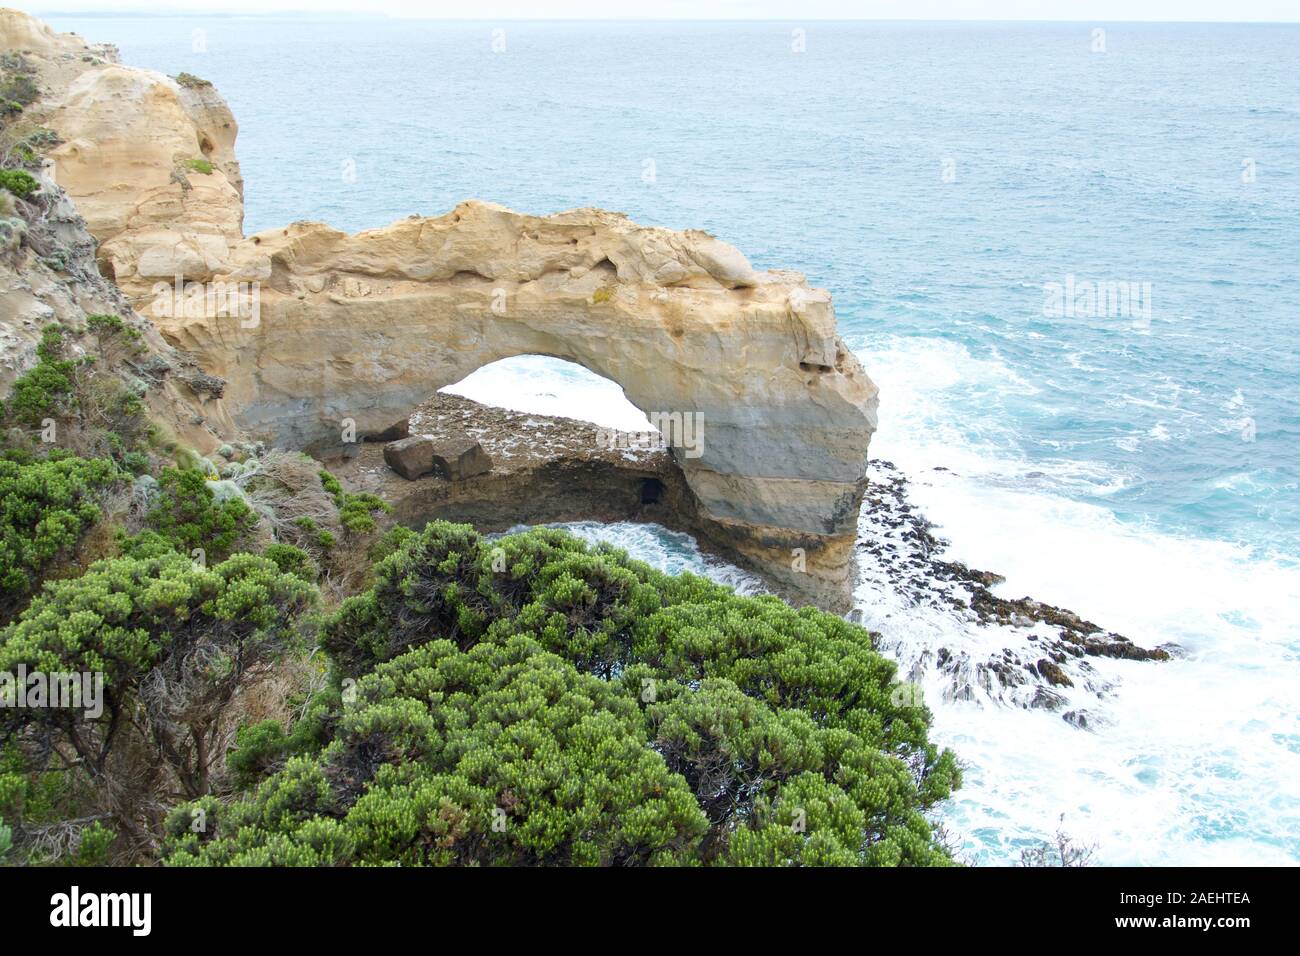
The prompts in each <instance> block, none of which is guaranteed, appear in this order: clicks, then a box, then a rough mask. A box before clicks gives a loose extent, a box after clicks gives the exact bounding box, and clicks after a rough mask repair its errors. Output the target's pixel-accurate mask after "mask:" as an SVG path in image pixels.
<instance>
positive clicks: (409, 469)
mask: <svg viewBox="0 0 1300 956" xmlns="http://www.w3.org/2000/svg"><path fill="white" fill-rule="evenodd" d="M384 463H385V464H386V465H388V467H389V468H391V469H393V471H395V472H397V473H398V474H399V475H401V476H402V477H403V478H405V479H406V480H407V481H414V480H415V479H417V478H421V477H423V476H424V475H427V474H429V473H430V472H432V471H433V439H432V438H427V437H425V436H423V435H412V436H411V437H409V438H402V439H399V440H397V441H390V442H389V443H388V444H387V445H385V446H384Z"/></svg>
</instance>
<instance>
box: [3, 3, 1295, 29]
mask: <svg viewBox="0 0 1300 956" xmlns="http://www.w3.org/2000/svg"><path fill="white" fill-rule="evenodd" d="M0 6H3V4H0ZM11 9H15V8H11ZM31 16H34V17H37V18H39V19H42V20H45V19H51V18H56V17H84V18H87V19H102V20H112V19H133V18H151V19H160V20H190V19H203V18H213V17H220V18H228V19H248V20H274V19H294V20H329V19H349V20H397V21H412V20H418V21H426V22H443V23H990V24H994V23H1040V24H1054V23H1059V24H1079V23H1085V24H1093V25H1096V24H1110V23H1131V24H1138V25H1147V24H1151V25H1156V24H1159V25H1164V26H1197V25H1200V26H1300V17H1297V19H1295V20H1140V19H1138V20H1129V19H1116V18H1114V17H1094V18H1090V19H1086V20H1061V19H1055V18H1048V17H1022V18H1018V19H1007V18H1002V17H956V18H954V17H716V16H713V17H646V16H637V17H630V16H629V17H618V16H614V17H544V16H543V17H482V16H463V17H461V16H419V15H404V14H394V13H376V12H370V11H366V10H279V11H269V12H251V11H233V10H212V11H207V12H201V11H169V10H45V11H37V12H33V13H31Z"/></svg>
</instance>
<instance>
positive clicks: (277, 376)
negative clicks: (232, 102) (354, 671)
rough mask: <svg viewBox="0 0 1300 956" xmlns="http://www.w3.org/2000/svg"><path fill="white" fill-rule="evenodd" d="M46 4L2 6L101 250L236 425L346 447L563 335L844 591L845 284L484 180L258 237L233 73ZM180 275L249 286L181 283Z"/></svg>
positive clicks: (804, 582)
mask: <svg viewBox="0 0 1300 956" xmlns="http://www.w3.org/2000/svg"><path fill="white" fill-rule="evenodd" d="M29 20H30V18H27V20H24V19H23V15H21V14H15V13H13V12H11V11H10V12H6V13H5V15H4V17H3V18H0V42H6V43H10V42H14V40H13V39H12V38H19V40H20V41H21V42H20V44H19V45H25V46H26V48H28V49H30V51H31V55H32V57H33V58H34V59H35V60H37V61H39V62H40V63H41V64H42V65H43V71H44V72H43V74H42V75H47V76H51V77H54V76H57V77H58V78H59V82H63V83H65V84H66V86H65V87H64V88H62V89H61V90H60V89H52V91H51V95H50V100H51V106H50V107H49V109H48V111H47V115H48V120H49V123H50V125H51V126H53V127H54V128H55V129H56V130H57V131H58V132H59V134H60V135H61V136H62V137H63V139H64V140H65V143H64V145H63V146H62V147H60V148H59V149H58V150H56V151H55V153H54V154H53V158H54V160H55V162H56V164H57V175H58V177H59V180H60V182H61V183H63V184H64V186H65V188H66V189H67V191H68V193H69V194H70V195H71V196H72V197H73V199H74V200H75V201H76V202H77V204H78V206H79V208H82V209H83V212H84V214H85V215H86V218H87V220H88V222H89V224H90V227H91V230H92V232H94V233H95V235H96V237H97V238H98V239H99V240H100V242H101V246H100V251H99V259H100V262H101V265H102V267H103V268H104V269H105V271H106V272H107V273H108V274H109V275H110V276H111V277H112V278H113V279H114V280H115V281H116V282H117V284H118V285H119V287H120V288H121V289H122V290H123V291H124V292H125V293H126V294H127V296H128V297H129V298H130V299H131V301H132V302H133V303H134V305H135V306H136V308H137V309H139V310H140V311H141V312H142V313H144V314H145V315H146V316H149V317H150V318H152V319H153V320H154V322H155V323H156V324H157V325H158V327H159V328H160V329H161V330H162V332H163V333H164V335H165V336H166V337H167V338H168V340H169V341H170V342H172V343H173V344H174V345H176V346H178V347H180V348H181V349H183V350H185V351H186V352H188V353H189V354H190V355H192V356H193V357H194V358H195V359H196V360H197V361H198V363H199V364H200V365H201V366H202V367H203V369H204V370H205V371H206V372H208V373H210V374H212V375H215V376H218V377H220V378H221V379H224V380H225V381H226V386H225V391H224V397H223V398H222V399H221V401H222V402H223V403H224V407H225V409H226V410H227V411H229V413H230V414H231V415H232V417H233V419H234V421H235V422H236V423H237V424H238V425H239V426H241V427H242V428H244V429H246V430H247V431H248V432H250V433H252V434H253V435H254V436H255V437H258V438H263V439H266V440H268V441H270V442H273V443H276V444H281V445H286V446H291V447H305V448H309V449H314V450H317V451H328V450H329V449H330V448H331V447H336V446H338V445H339V444H340V442H341V441H343V440H346V439H347V438H348V437H349V436H351V435H352V434H353V432H354V431H355V437H357V438H361V437H365V436H366V435H378V434H380V433H384V432H386V431H390V430H391V428H392V427H393V425H394V423H395V422H399V421H401V420H403V419H405V417H406V416H407V415H408V414H409V413H410V412H411V410H412V409H413V408H414V407H415V405H416V404H417V403H419V402H420V401H422V400H424V399H426V398H428V397H429V396H430V395H432V394H433V393H434V392H435V391H436V390H437V389H439V388H441V387H442V386H445V385H449V384H452V383H454V382H457V381H459V380H461V379H463V378H464V377H465V376H467V375H469V374H470V373H472V372H474V371H475V370H476V369H478V368H480V367H482V366H483V365H486V364H488V363H490V362H493V361H496V360H497V359H501V358H506V357H510V356H514V355H520V354H540V355H549V356H555V357H558V358H562V359H567V360H570V361H573V362H577V363H578V364H581V365H583V366H585V367H586V368H588V369H591V370H592V371H594V372H596V373H597V374H600V375H603V376H605V377H607V378H609V379H612V380H613V381H615V382H617V383H618V384H619V385H620V386H622V388H623V390H624V392H625V393H626V395H627V397H628V398H629V400H630V401H631V402H632V403H633V404H634V405H636V406H637V407H638V408H640V409H642V410H643V411H645V412H647V414H649V415H650V416H651V417H652V420H656V419H657V420H659V421H661V422H663V423H665V427H666V428H667V429H668V431H669V433H670V434H669V435H668V437H669V438H670V440H671V441H672V442H673V443H674V445H676V447H674V449H673V457H674V459H675V461H676V463H677V465H678V466H679V467H680V468H681V469H682V473H683V475H684V477H685V480H686V483H687V485H688V487H689V489H690V492H691V493H692V494H693V495H694V496H695V498H696V499H697V501H698V509H699V513H700V514H701V516H702V518H703V519H704V520H705V521H707V522H709V523H710V527H709V532H708V534H706V535H705V537H706V538H707V539H708V540H709V541H710V542H711V543H712V544H713V545H714V546H715V547H717V548H718V549H720V550H723V551H724V552H726V553H727V554H728V555H729V556H731V557H733V558H735V559H737V560H739V561H741V562H742V563H747V564H750V565H752V566H758V567H760V568H762V570H763V571H764V572H765V573H766V574H767V575H768V576H769V577H770V578H772V579H773V580H775V581H776V582H778V583H779V584H781V585H782V586H783V587H784V588H785V589H786V590H787V591H788V592H791V593H793V594H794V595H796V596H802V597H806V598H811V599H814V600H817V601H818V602H819V603H822V604H823V605H827V606H837V607H838V606H842V605H844V604H845V603H846V601H847V598H848V590H849V569H850V561H851V553H852V543H853V535H854V528H855V521H856V517H857V512H858V508H859V506H860V504H861V500H862V493H863V489H864V485H865V478H864V474H865V462H866V454H867V445H868V442H869V440H870V437H871V433H872V431H873V430H874V427H875V409H876V389H875V386H874V385H873V384H872V383H871V381H870V379H868V378H867V376H866V374H865V373H864V372H863V370H862V368H861V367H860V365H859V364H858V362H857V360H856V359H855V358H854V356H853V355H852V353H851V352H850V351H849V350H848V349H847V348H846V347H845V346H844V345H843V343H842V342H841V341H840V340H839V338H838V337H837V334H836V327H835V317H834V311H833V309H832V306H831V301H830V296H829V294H828V293H827V292H825V291H824V290H820V289H811V288H809V287H808V286H807V284H806V283H805V281H804V278H803V276H802V275H799V274H798V273H793V272H758V271H756V270H754V269H753V268H752V267H751V266H750V264H749V262H748V261H747V260H746V258H745V257H744V256H743V255H742V254H741V253H740V252H739V251H738V250H736V249H735V248H733V247H732V246H730V245H728V244H726V243H724V242H722V241H720V240H718V239H716V238H714V237H712V236H710V235H708V234H707V233H703V232H696V231H687V232H674V231H670V230H667V229H659V228H649V227H643V226H638V225H637V224H635V223H633V222H631V221H630V220H629V219H628V218H627V217H625V216H623V215H622V214H619V213H613V212H605V211H601V210H597V209H580V210H575V211H571V212H566V213H560V214H557V215H553V216H546V217H538V216H529V215H524V214H520V213H517V212H513V211H511V210H508V209H505V208H503V207H501V206H497V205H492V204H489V203H481V202H466V203H462V204H461V205H460V206H458V207H457V208H456V209H454V210H453V211H452V212H450V213H447V214H446V215H443V216H439V217H436V218H420V217H411V218H409V219H406V220H402V221H401V222H398V223H395V224H393V225H390V226H387V227H384V228H381V229H374V230H370V231H366V232H361V233H358V234H356V235H348V234H345V233H342V232H339V231H338V230H335V229H332V228H330V227H329V226H326V225H324V224H321V223H310V222H305V223H295V224H293V225H290V226H288V227H285V228H283V229H276V230H271V231H267V232H263V233H260V234H258V235H255V236H252V237H249V238H247V239H241V238H240V223H241V220H242V205H241V202H240V190H241V181H240V179H239V170H238V165H237V163H236V162H235V159H234V150H233V146H234V137H235V132H236V128H235V124H234V120H233V118H231V117H230V114H229V111H228V110H226V108H225V105H224V103H222V102H221V100H220V98H219V97H218V96H217V95H216V93H215V91H213V90H212V88H211V87H210V86H204V85H202V84H201V83H200V84H197V85H196V84H195V82H194V81H193V80H192V79H186V81H185V82H184V83H181V82H178V81H177V80H173V79H169V78H167V77H163V76H161V75H159V74H155V73H151V72H148V71H143V70H134V69H131V68H127V67H122V66H118V65H116V64H113V63H106V62H98V63H96V62H92V61H94V60H96V59H100V58H99V57H97V56H96V55H95V54H93V53H90V52H85V53H81V54H80V57H79V56H78V49H85V50H87V51H88V50H89V49H90V48H89V47H85V46H84V45H83V46H82V47H80V48H78V47H76V46H75V43H74V41H72V40H69V39H68V38H66V37H56V36H55V35H53V34H51V33H49V31H48V30H45V29H44V28H38V27H34V26H32V25H31V23H30V22H27V21H29ZM83 58H84V59H83ZM74 61H75V62H74ZM81 67H84V69H82V68H81ZM52 85H53V86H58V83H54V82H53V81H52ZM208 168H210V169H211V171H210V172H200V171H199V169H208ZM183 282H205V283H208V284H209V292H210V291H211V288H212V287H213V286H216V287H218V288H220V289H222V290H226V292H231V291H232V290H233V293H232V294H230V295H228V296H227V295H218V296H217V299H216V300H215V304H214V300H213V298H212V297H211V295H209V297H208V300H207V302H206V303H198V304H197V307H196V308H186V307H181V304H180V303H179V302H178V299H179V298H181V297H180V296H178V295H177V292H178V291H179V290H180V289H181V288H182V286H181V283H183Z"/></svg>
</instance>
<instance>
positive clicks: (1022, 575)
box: [859, 340, 1300, 864]
mask: <svg viewBox="0 0 1300 956" xmlns="http://www.w3.org/2000/svg"><path fill="white" fill-rule="evenodd" d="M862 357H863V359H864V362H865V364H866V365H867V367H868V368H869V369H870V370H871V374H872V376H873V377H874V378H875V379H876V381H877V382H878V384H879V385H880V386H881V393H882V396H890V397H891V399H892V400H891V401H890V402H889V404H888V405H887V406H883V407H882V412H881V422H882V426H881V429H880V432H879V433H878V435H877V438H876V441H875V443H874V444H873V455H877V456H879V457H882V458H887V459H890V460H892V461H894V462H895V463H896V464H897V465H898V466H899V467H900V468H901V469H902V470H903V471H904V472H905V473H907V474H908V475H909V476H910V477H911V478H912V485H911V488H910V497H911V500H912V501H913V502H914V503H915V504H916V505H917V506H919V507H920V508H921V510H922V511H923V512H924V513H925V514H926V516H927V517H928V518H929V519H930V520H931V521H933V522H935V524H936V525H938V528H937V533H938V534H939V535H941V536H942V537H944V538H946V539H948V540H949V541H950V542H951V547H950V549H949V552H948V554H947V555H946V556H947V557H951V558H955V559H957V560H961V561H964V562H966V563H968V564H970V565H971V566H973V567H978V568H985V569H989V570H994V571H997V572H999V573H1000V574H1003V575H1005V577H1006V579H1007V581H1006V584H1005V585H1003V586H1001V587H1000V588H999V589H998V593H999V594H1001V595H1002V596H1004V597H1019V596H1022V595H1026V594H1028V595H1032V596H1033V597H1035V598H1036V599H1038V600H1042V601H1046V602H1049V603H1052V604H1057V605H1061V606H1064V607H1068V608H1071V609H1072V610H1074V611H1076V612H1078V613H1079V614H1081V615H1083V616H1084V617H1086V618H1089V619H1091V620H1093V621H1095V622H1097V623H1098V624H1100V625H1101V626H1102V627H1104V628H1107V629H1111V630H1115V631H1118V632H1120V633H1122V634H1125V635H1126V636H1128V637H1130V638H1131V639H1133V640H1134V641H1136V642H1137V643H1138V644H1141V645H1143V646H1148V647H1150V646H1158V645H1161V644H1165V643H1176V644H1179V645H1181V646H1182V647H1183V648H1185V650H1186V656H1184V657H1181V658H1179V659H1176V660H1174V661H1171V662H1167V663H1161V664H1145V663H1136V662H1129V661H1110V660H1101V661H1095V662H1094V664H1095V666H1096V667H1097V668H1098V670H1100V671H1101V672H1102V673H1103V674H1104V675H1105V676H1106V677H1107V678H1108V679H1112V680H1114V681H1115V683H1116V692H1115V694H1114V696H1113V697H1111V698H1110V699H1108V700H1106V701H1105V702H1104V703H1103V705H1102V707H1101V708H1100V715H1101V721H1100V725H1099V726H1097V727H1096V728H1095V730H1093V731H1081V730H1078V729H1076V728H1074V727H1072V726H1070V725H1069V724H1067V723H1065V722H1064V721H1062V720H1061V719H1060V717H1059V716H1056V715H1053V714H1050V713H1045V712H1035V711H1019V710H1008V709H1000V708H996V707H990V706H987V705H983V706H981V705H980V704H979V703H976V702H952V703H944V702H941V701H939V700H938V695H937V694H928V695H927V700H928V701H930V702H931V705H932V706H933V708H934V710H935V736H936V738H937V739H938V740H940V741H942V742H943V743H945V744H947V745H949V746H952V747H953V748H954V749H955V750H957V752H958V753H959V754H960V756H961V757H962V758H963V760H964V761H965V762H966V763H967V764H968V766H969V767H970V770H969V771H968V774H967V779H966V786H965V787H964V788H963V789H962V791H960V792H959V794H958V795H957V797H956V799H955V800H954V801H953V803H952V806H951V808H950V810H949V813H948V818H949V821H950V823H951V824H952V825H953V826H954V827H955V828H956V829H958V830H959V831H960V832H961V833H962V835H963V836H964V837H965V838H966V840H967V846H968V849H969V850H970V851H971V852H972V853H973V854H974V855H975V856H976V858H977V859H979V860H982V861H989V862H998V861H1006V860H1008V859H1014V857H1015V855H1016V853H1017V852H1018V849H1019V848H1020V847H1021V846H1023V845H1026V844H1027V843H1029V842H1032V841H1033V840H1036V839H1041V838H1042V837H1043V836H1045V835H1047V834H1050V833H1051V832H1053V830H1054V829H1055V828H1056V826H1057V821H1058V818H1059V817H1060V815H1061V814H1064V815H1065V822H1064V828H1065V829H1066V830H1067V831H1068V832H1070V833H1071V834H1073V835H1075V836H1076V837H1078V838H1081V839H1083V840H1085V841H1095V842H1096V843H1097V844H1098V845H1099V847H1100V849H1099V853H1098V858H1099V859H1100V860H1101V861H1103V862H1106V863H1115V864H1118V863H1167V864H1178V863H1183V864H1198V863H1200V864H1206V863H1225V862H1235V863H1266V862H1296V861H1298V860H1300V664H1298V661H1297V658H1298V654H1297V647H1298V644H1300V632H1298V631H1297V624H1296V618H1297V610H1298V609H1300V569H1297V567H1296V566H1295V564H1294V562H1291V561H1288V560H1286V559H1285V558H1271V559H1260V558H1259V557H1258V556H1255V555H1252V554H1251V553H1250V552H1249V551H1248V550H1247V549H1245V548H1242V547H1238V546H1234V545H1231V544H1227V543H1224V542H1218V541H1210V540H1198V539H1190V538H1179V537H1174V536H1171V535H1168V534H1162V533H1157V532H1155V531H1153V530H1151V529H1149V528H1145V527H1139V526H1134V525H1130V524H1126V523H1124V522H1121V521H1120V520H1118V519H1117V518H1116V517H1115V515H1114V514H1113V513H1112V512H1110V511H1108V510H1107V509H1105V508H1102V507H1098V506H1097V505H1093V504H1087V503H1083V502H1079V501H1075V500H1071V499H1070V498H1067V497H1066V496H1065V495H1064V494H1063V493H1061V491H1060V490H1059V489H1065V488H1072V487H1074V486H1075V485H1076V484H1077V482H1078V480H1079V479H1080V477H1081V476H1083V475H1087V474H1089V473H1090V472H1091V473H1095V474H1097V475H1098V476H1100V475H1102V474H1104V473H1105V469H1102V468H1100V467H1097V468H1094V467H1092V466H1089V465H1087V464H1086V463H1082V464H1081V463H1078V462H1073V463H1068V464H1065V463H1062V464H1061V465H1060V466H1054V465H1052V464H1050V463H1049V464H1048V465H1046V466H1045V465H1043V464H1042V463H1034V464H1033V465H1032V466H1031V465H1030V464H1029V463H1027V462H1025V461H1024V460H1022V459H1020V458H1019V457H1017V456H1015V455H1014V454H1013V452H1012V451H1011V446H1010V443H1002V444H1000V445H998V444H995V443H994V442H993V441H988V440H984V441H981V440H979V439H977V440H975V441H972V440H971V439H970V438H969V437H967V435H966V434H964V433H962V432H960V431H959V430H958V429H956V428H955V427H952V426H946V425H945V423H946V422H948V423H950V422H955V421H959V420H960V419H959V416H960V414H961V412H962V409H961V408H960V407H958V406H957V405H956V404H955V403H954V404H952V405H947V406H946V404H945V403H946V400H947V398H948V396H947V395H946V394H945V393H946V392H949V391H950V390H951V387H948V386H947V383H950V382H954V380H955V379H956V380H960V381H961V383H962V386H963V390H965V389H967V388H969V386H970V385H971V383H972V382H974V383H976V384H977V385H978V384H979V383H981V382H982V383H984V384H985V385H986V386H988V387H990V388H996V387H999V386H998V383H999V382H1001V381H1005V382H1006V383H1007V384H1006V386H1005V387H1007V388H1012V389H1014V388H1018V387H1019V386H1018V384H1017V383H1016V381H1015V379H1014V377H1012V376H1006V375H1005V374H1004V371H1003V370H1002V369H1001V368H999V367H998V365H999V363H997V362H995V361H993V362H989V361H981V360H977V359H975V358H973V357H971V356H970V355H969V353H967V352H966V351H965V349H963V348H962V347H960V346H955V345H952V344H950V343H945V342H936V341H927V340H898V341H896V342H894V343H891V345H890V346H889V347H888V348H887V349H884V350H880V351H865V352H864V353H862ZM935 465H942V466H944V467H948V468H951V469H952V470H950V471H934V470H933V468H934V466H935ZM1031 467H1032V468H1034V469H1038V470H1045V471H1047V472H1048V473H1049V478H1051V479H1054V480H1056V481H1057V482H1058V483H1059V485H1058V490H1052V489H1051V488H1050V487H1049V488H1048V489H1047V490H1044V489H1042V488H1040V487H1035V486H1029V485H1025V484H1024V483H1023V482H1021V485H1022V487H1016V482H1017V479H1021V478H1023V476H1024V475H1025V473H1026V470H1027V469H1029V468H1031ZM859 599H860V600H861V601H862V603H863V605H864V607H865V612H866V621H867V622H869V623H872V626H876V627H879V628H880V629H882V630H885V631H886V633H887V635H890V636H896V640H897V642H898V646H899V651H898V652H899V653H900V655H907V654H908V653H909V648H910V649H911V652H913V653H914V652H915V649H916V648H917V647H919V646H921V645H922V644H924V643H926V642H943V643H947V644H949V645H950V646H951V645H955V646H957V647H959V648H960V647H966V648H978V649H983V650H986V651H987V650H990V649H994V650H995V649H996V647H993V646H992V645H996V644H997V640H998V635H997V632H996V631H989V630H987V629H983V628H974V627H972V626H971V625H969V624H967V623H963V622H960V621H958V620H956V619H955V618H953V617H951V616H948V615H944V614H943V613H941V612H940V611H938V610H937V609H934V608H910V607H906V606H899V600H898V597H897V596H896V595H890V594H888V593H886V594H881V593H880V591H879V590H878V589H863V591H862V592H860V594H859ZM981 645H983V647H981Z"/></svg>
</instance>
